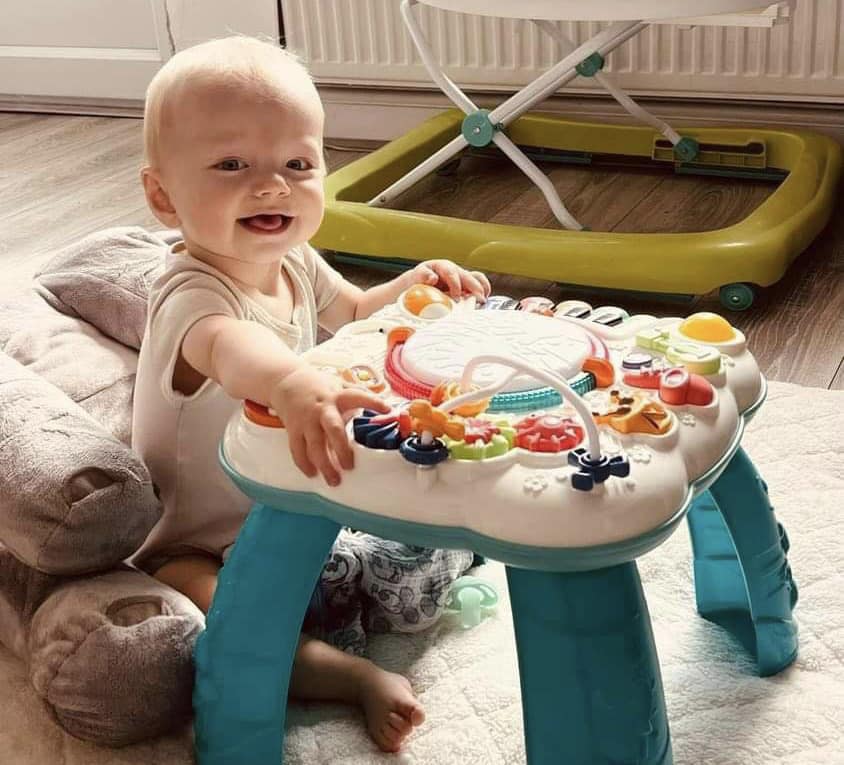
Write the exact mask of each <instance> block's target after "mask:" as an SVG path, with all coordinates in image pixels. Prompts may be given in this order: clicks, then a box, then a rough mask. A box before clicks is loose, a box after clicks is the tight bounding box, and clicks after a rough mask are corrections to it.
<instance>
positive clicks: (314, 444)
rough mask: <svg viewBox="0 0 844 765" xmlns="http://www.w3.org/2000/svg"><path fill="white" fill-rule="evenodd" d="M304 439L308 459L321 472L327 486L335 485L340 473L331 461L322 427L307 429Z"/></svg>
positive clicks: (338, 481)
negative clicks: (306, 445)
mask: <svg viewBox="0 0 844 765" xmlns="http://www.w3.org/2000/svg"><path fill="white" fill-rule="evenodd" d="M305 439H306V441H307V443H308V459H309V460H310V461H311V463H312V464H313V465H314V466H315V467H316V469H317V470H318V471H319V472H320V473H322V475H323V477H324V478H325V482H326V483H327V484H328V485H329V486H337V484H339V483H340V473H339V472H338V470H337V468H336V467H334V463H333V462H332V461H331V455H330V454H329V453H328V444H327V443H326V440H325V435H324V433H323V431H322V428H321V427H319V425H317V426H316V427H314V428H311V429H309V430H308V431H307V433H306V436H305Z"/></svg>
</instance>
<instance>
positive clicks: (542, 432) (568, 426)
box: [515, 413, 584, 452]
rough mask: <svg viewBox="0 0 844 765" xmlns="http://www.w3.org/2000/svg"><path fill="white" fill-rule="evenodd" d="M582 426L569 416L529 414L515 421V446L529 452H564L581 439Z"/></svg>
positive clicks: (582, 433) (572, 447)
mask: <svg viewBox="0 0 844 765" xmlns="http://www.w3.org/2000/svg"><path fill="white" fill-rule="evenodd" d="M583 436H584V432H583V428H582V427H581V426H580V425H579V424H578V423H577V422H576V421H575V420H573V419H571V418H570V417H560V416H559V415H556V414H545V413H536V414H529V415H528V416H527V417H525V418H524V419H523V420H520V421H519V422H517V423H516V439H515V443H516V446H520V447H521V448H522V449H527V450H528V451H531V452H564V451H567V450H569V449H574V447H575V446H577V445H578V444H579V443H580V442H581V441H582V440H583Z"/></svg>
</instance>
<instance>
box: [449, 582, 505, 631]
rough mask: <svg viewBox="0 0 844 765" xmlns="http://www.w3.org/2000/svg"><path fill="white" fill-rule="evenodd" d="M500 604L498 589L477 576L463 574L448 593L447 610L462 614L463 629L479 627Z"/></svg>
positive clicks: (461, 623)
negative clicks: (485, 617) (484, 618)
mask: <svg viewBox="0 0 844 765" xmlns="http://www.w3.org/2000/svg"><path fill="white" fill-rule="evenodd" d="M497 605H498V591H497V590H496V589H495V587H493V586H492V584H490V583H489V582H487V581H485V580H484V579H480V578H479V577H477V576H468V575H467V576H461V577H460V578H459V579H457V580H456V581H455V582H454V584H452V585H451V590H450V592H449V594H448V600H447V601H446V604H445V610H446V611H449V612H451V613H458V614H460V625H461V626H462V627H463V629H471V628H472V627H477V626H478V625H479V624H480V623H481V621H483V617H484V616H487V615H489V614H490V613H492V612H493V611H494V610H495V608H496V606H497Z"/></svg>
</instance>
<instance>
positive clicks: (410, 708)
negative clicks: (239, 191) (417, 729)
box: [397, 699, 425, 726]
mask: <svg viewBox="0 0 844 765" xmlns="http://www.w3.org/2000/svg"><path fill="white" fill-rule="evenodd" d="M397 711H398V713H399V714H400V715H401V716H402V717H403V718H404V719H405V720H407V721H408V722H409V723H410V725H412V726H416V725H422V723H423V722H425V710H424V709H422V705H421V704H420V703H419V702H418V701H416V699H413V700H411V701H403V702H401V703H399V705H398V707H397Z"/></svg>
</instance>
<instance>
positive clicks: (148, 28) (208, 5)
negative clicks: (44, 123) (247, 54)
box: [0, 0, 279, 104]
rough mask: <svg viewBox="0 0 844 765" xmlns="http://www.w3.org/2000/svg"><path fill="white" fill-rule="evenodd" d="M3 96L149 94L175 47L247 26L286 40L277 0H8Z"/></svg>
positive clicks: (1, 46)
mask: <svg viewBox="0 0 844 765" xmlns="http://www.w3.org/2000/svg"><path fill="white" fill-rule="evenodd" d="M2 6H3V10H2V18H0V102H5V103H15V102H18V103H24V104H26V103H32V104H38V103H46V102H50V101H61V102H72V101H74V100H77V99H78V100H80V101H85V102H88V103H90V102H92V101H98V102H104V101H106V100H121V101H123V100H130V101H136V100H140V99H143V97H144V92H145V90H146V86H147V83H149V81H150V79H151V78H152V76H153V75H154V74H155V72H156V71H157V70H158V68H159V67H160V66H161V64H162V63H163V62H165V61H166V60H167V59H168V58H169V57H170V56H171V55H172V53H173V52H174V51H175V50H181V49H182V48H185V47H188V46H189V45H192V44H194V43H197V42H201V41H202V40H208V39H210V38H212V37H221V36H223V35H226V34H232V33H235V32H240V33H244V34H252V35H258V36H261V37H265V38H268V39H272V40H278V29H279V25H278V10H277V2H276V0H240V1H239V2H232V1H231V0H202V1H201V2H200V0H3V2H2Z"/></svg>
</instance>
